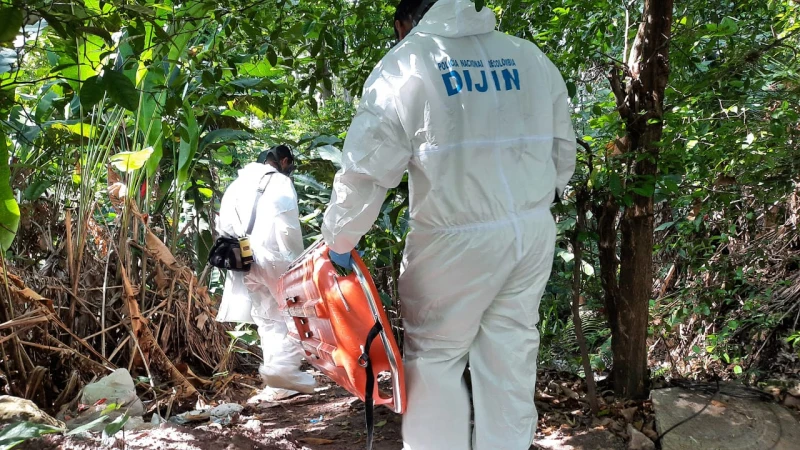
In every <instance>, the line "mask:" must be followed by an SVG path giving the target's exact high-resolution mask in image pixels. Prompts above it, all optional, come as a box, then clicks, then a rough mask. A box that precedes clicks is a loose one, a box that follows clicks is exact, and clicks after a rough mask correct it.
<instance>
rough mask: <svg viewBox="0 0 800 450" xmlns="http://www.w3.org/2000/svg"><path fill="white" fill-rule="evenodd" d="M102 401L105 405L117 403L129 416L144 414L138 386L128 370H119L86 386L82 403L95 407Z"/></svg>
mask: <svg viewBox="0 0 800 450" xmlns="http://www.w3.org/2000/svg"><path fill="white" fill-rule="evenodd" d="M101 400H102V402H101V403H102V404H103V405H110V404H112V403H115V404H117V405H119V406H120V407H121V408H120V409H121V410H122V411H126V412H127V413H128V415H129V416H141V415H142V414H144V404H142V401H141V400H140V399H139V397H138V396H137V395H136V386H135V385H134V383H133V378H131V374H130V372H128V370H127V369H117V370H115V371H114V372H112V373H111V374H110V375H108V376H106V377H103V378H101V379H100V380H99V381H97V382H95V383H91V384H88V385H86V387H85V388H83V394H82V395H81V403H83V404H84V405H94V404H96V403H98V402H100V401H101Z"/></svg>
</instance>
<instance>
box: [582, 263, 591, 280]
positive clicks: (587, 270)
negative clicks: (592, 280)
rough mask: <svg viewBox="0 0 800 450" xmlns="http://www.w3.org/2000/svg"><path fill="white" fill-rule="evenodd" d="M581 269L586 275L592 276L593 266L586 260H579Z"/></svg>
mask: <svg viewBox="0 0 800 450" xmlns="http://www.w3.org/2000/svg"><path fill="white" fill-rule="evenodd" d="M581 271H583V273H584V274H585V275H586V276H587V277H591V276H594V267H592V265H591V264H589V263H587V262H586V261H581Z"/></svg>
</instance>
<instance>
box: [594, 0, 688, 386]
mask: <svg viewBox="0 0 800 450" xmlns="http://www.w3.org/2000/svg"><path fill="white" fill-rule="evenodd" d="M672 11H673V0H645V4H644V14H643V19H642V23H641V24H640V26H639V31H638V33H637V34H636V39H635V41H634V44H633V46H632V47H631V52H630V55H629V57H628V64H627V67H625V68H624V69H625V70H624V80H620V77H619V73H618V72H617V70H615V71H614V72H612V73H611V74H610V77H609V79H610V81H611V87H612V91H613V92H614V94H615V96H616V99H617V106H618V108H619V112H620V115H621V116H622V119H623V120H624V121H625V123H626V132H627V135H626V138H627V142H628V143H629V147H628V149H627V150H626V152H625V155H623V157H624V160H625V162H626V163H627V164H626V165H627V167H628V168H629V169H630V175H629V177H628V179H627V183H626V185H627V186H628V187H634V188H637V189H636V192H633V191H631V190H629V192H630V194H631V196H632V201H631V202H630V204H628V205H627V206H626V208H625V210H624V212H623V214H622V217H621V218H620V232H621V243H620V264H619V281H618V282H617V280H616V273H615V272H616V264H617V262H616V246H615V245H614V244H612V242H615V240H616V229H615V228H614V220H615V218H616V216H617V211H618V209H619V206H618V205H617V204H616V202H615V200H614V199H613V198H609V199H608V200H607V201H606V204H605V205H604V206H603V208H602V209H603V211H602V212H603V214H601V215H600V219H599V220H600V241H601V242H600V258H601V262H602V263H603V266H604V267H602V268H601V274H602V280H603V287H604V289H606V305H607V309H608V314H609V321H610V323H611V330H612V350H613V353H614V372H613V376H614V385H615V389H616V391H617V395H620V396H622V397H626V398H642V397H645V396H646V395H647V343H646V339H647V325H648V322H649V320H648V312H649V303H650V297H651V294H652V287H653V191H654V187H655V180H656V179H655V176H656V174H657V171H658V165H657V161H658V146H657V143H658V142H659V141H660V140H661V136H662V132H663V124H662V119H663V106H664V91H665V89H666V86H667V81H668V79H669V42H670V35H671V29H672ZM612 214H613V216H612ZM612 239H613V240H614V241H611V240H612ZM607 265H608V267H606V266H607Z"/></svg>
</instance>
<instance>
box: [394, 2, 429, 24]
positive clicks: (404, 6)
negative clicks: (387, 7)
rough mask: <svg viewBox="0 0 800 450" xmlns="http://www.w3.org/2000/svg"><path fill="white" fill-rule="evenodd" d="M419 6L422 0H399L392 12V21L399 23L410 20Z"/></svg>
mask: <svg viewBox="0 0 800 450" xmlns="http://www.w3.org/2000/svg"><path fill="white" fill-rule="evenodd" d="M420 4H422V0H400V3H399V4H398V5H397V8H396V9H395V11H394V20H399V21H401V22H402V21H404V20H411V18H412V17H413V16H414V12H415V11H416V10H417V8H419V5H420Z"/></svg>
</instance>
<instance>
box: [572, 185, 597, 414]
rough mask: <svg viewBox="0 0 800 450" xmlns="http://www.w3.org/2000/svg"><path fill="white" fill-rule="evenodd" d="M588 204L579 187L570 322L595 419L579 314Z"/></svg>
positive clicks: (592, 385) (592, 386)
mask: <svg viewBox="0 0 800 450" xmlns="http://www.w3.org/2000/svg"><path fill="white" fill-rule="evenodd" d="M587 203H588V192H587V191H586V189H585V188H584V187H581V188H580V190H579V191H578V193H577V196H576V201H575V208H576V210H577V212H576V223H575V233H574V234H573V235H572V254H573V255H574V258H573V261H574V262H575V265H574V266H573V270H572V321H573V323H574V324H575V337H576V338H577V339H578V347H580V351H581V361H582V362H583V372H584V375H585V376H586V398H587V399H588V400H589V406H590V407H591V408H592V415H594V416H595V417H597V415H598V414H599V413H600V407H599V405H598V404H597V387H596V384H595V381H594V371H593V370H592V362H591V360H590V359H589V348H588V346H587V345H586V337H585V336H584V335H583V321H582V320H581V314H580V298H581V278H582V277H581V274H582V272H583V267H581V266H582V265H583V255H582V254H581V251H582V250H583V243H582V242H581V233H583V230H584V229H585V223H586V204H587Z"/></svg>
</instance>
